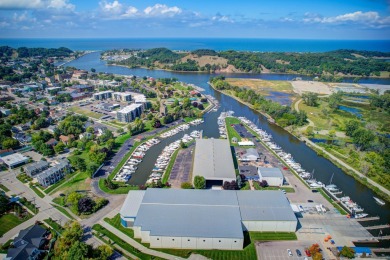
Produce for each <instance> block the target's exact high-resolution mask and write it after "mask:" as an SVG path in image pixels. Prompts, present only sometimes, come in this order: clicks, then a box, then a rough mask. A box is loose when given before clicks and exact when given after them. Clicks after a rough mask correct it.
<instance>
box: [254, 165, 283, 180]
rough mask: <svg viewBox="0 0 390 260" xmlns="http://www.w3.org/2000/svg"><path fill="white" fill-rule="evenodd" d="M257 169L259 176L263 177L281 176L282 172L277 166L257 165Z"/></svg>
mask: <svg viewBox="0 0 390 260" xmlns="http://www.w3.org/2000/svg"><path fill="white" fill-rule="evenodd" d="M258 170H259V173H260V174H261V176H263V177H278V178H283V174H282V172H281V171H280V169H279V168H266V167H259V168H258Z"/></svg>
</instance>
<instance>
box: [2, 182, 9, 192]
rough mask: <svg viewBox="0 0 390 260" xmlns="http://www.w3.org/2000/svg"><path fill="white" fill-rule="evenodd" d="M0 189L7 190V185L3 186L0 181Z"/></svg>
mask: <svg viewBox="0 0 390 260" xmlns="http://www.w3.org/2000/svg"><path fill="white" fill-rule="evenodd" d="M0 189H2V190H3V191H5V192H8V191H9V189H8V188H7V187H5V186H4V185H3V184H1V183H0Z"/></svg>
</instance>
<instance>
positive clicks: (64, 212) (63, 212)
mask: <svg viewBox="0 0 390 260" xmlns="http://www.w3.org/2000/svg"><path fill="white" fill-rule="evenodd" d="M51 205H52V206H53V207H55V208H56V209H57V210H58V211H60V212H61V213H62V214H64V215H65V216H67V217H68V218H70V219H74V217H73V216H72V215H71V214H70V213H69V212H68V211H67V210H66V209H64V208H63V207H60V206H57V205H53V204H51Z"/></svg>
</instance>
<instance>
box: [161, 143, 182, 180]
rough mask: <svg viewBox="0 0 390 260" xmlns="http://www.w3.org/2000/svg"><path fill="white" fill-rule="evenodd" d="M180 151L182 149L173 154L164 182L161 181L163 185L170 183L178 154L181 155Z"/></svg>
mask: <svg viewBox="0 0 390 260" xmlns="http://www.w3.org/2000/svg"><path fill="white" fill-rule="evenodd" d="M179 150H180V149H177V150H176V151H175V152H174V153H173V154H172V156H171V159H170V160H169V163H168V166H167V169H166V170H165V172H164V176H163V178H162V181H161V182H162V183H163V184H165V183H167V181H168V179H169V176H170V175H171V171H172V168H173V165H174V164H175V161H176V157H177V154H178V153H179Z"/></svg>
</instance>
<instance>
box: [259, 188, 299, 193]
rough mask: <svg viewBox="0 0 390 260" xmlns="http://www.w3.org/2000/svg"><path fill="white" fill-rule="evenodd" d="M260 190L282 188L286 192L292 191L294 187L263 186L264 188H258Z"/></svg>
mask: <svg viewBox="0 0 390 260" xmlns="http://www.w3.org/2000/svg"><path fill="white" fill-rule="evenodd" d="M260 189H261V190H284V191H286V192H288V193H294V192H295V190H294V188H291V187H264V188H260Z"/></svg>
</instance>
